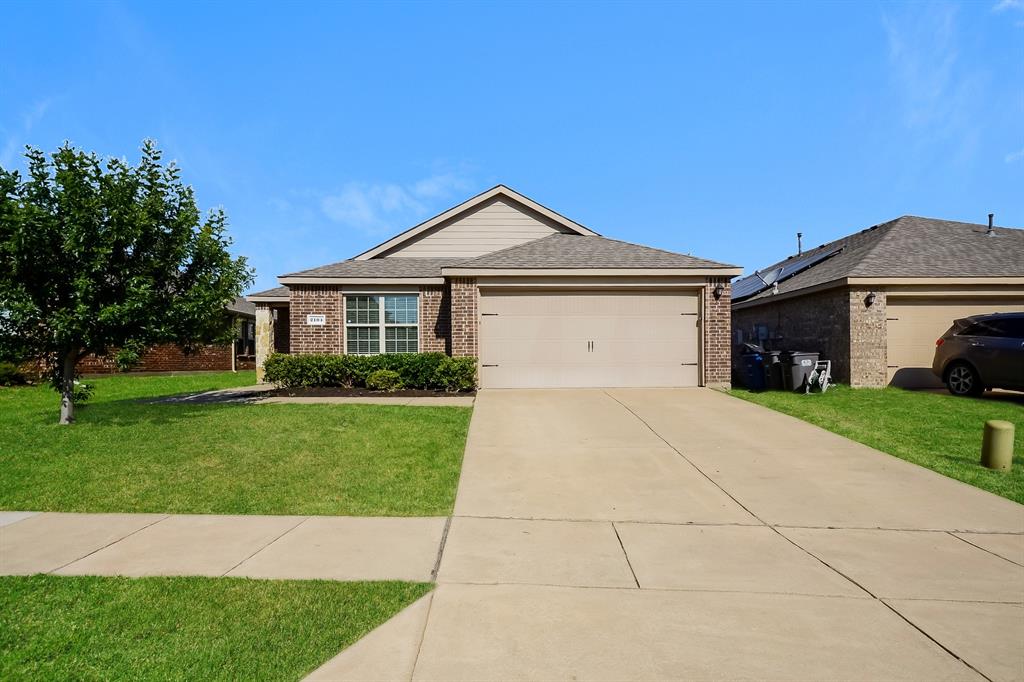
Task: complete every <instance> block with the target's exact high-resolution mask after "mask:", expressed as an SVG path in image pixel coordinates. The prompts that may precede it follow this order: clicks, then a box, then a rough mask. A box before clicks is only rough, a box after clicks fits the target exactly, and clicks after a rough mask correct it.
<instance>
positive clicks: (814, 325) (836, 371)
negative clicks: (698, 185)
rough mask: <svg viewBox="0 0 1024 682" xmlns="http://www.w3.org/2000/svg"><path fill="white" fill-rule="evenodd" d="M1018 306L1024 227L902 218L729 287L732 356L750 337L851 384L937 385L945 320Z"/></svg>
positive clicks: (1022, 297)
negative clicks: (821, 365) (811, 359)
mask: <svg viewBox="0 0 1024 682" xmlns="http://www.w3.org/2000/svg"><path fill="white" fill-rule="evenodd" d="M1021 310H1024V230H1019V229H1008V228H999V227H991V226H985V225H978V224H973V223H960V222H953V221H949V220H936V219H932V218H919V217H915V216H903V217H901V218H897V219H896V220H892V221H889V222H887V223H882V224H880V225H875V226H874V227H869V228H868V229H866V230H862V231H860V232H857V233H856V234H852V235H848V236H846V237H843V238H841V239H837V240H836V241H833V242H830V243H828V244H822V245H821V246H819V247H817V248H815V249H811V250H809V251H806V252H803V253H799V254H796V255H793V256H790V257H789V258H787V259H785V260H783V261H780V262H778V263H775V264H773V265H770V266H768V267H766V268H763V269H762V270H759V271H757V272H756V273H755V274H753V275H750V276H749V277H745V278H743V279H740V280H737V281H736V282H734V285H733V299H732V326H733V335H734V338H733V341H734V343H735V344H736V346H735V347H734V352H735V353H738V344H739V343H741V342H744V341H750V340H753V341H754V342H759V343H762V344H763V345H766V346H767V347H769V348H771V349H775V350H783V349H784V350H803V351H811V352H818V353H821V355H822V358H823V359H829V360H831V361H832V371H833V375H834V377H835V379H836V380H837V381H840V382H843V383H849V384H850V385H852V386H868V387H871V386H873V387H881V386H885V385H888V384H892V385H896V386H902V387H905V388H926V387H940V386H942V383H941V381H940V380H939V379H938V378H937V377H935V376H934V375H933V374H932V372H931V365H932V356H933V354H934V351H935V340H936V339H937V338H939V336H941V335H942V334H943V332H945V331H946V330H947V329H948V328H949V327H950V325H951V324H952V322H953V320H955V319H958V318H962V317H966V316H968V315H977V314H981V313H992V312H1010V311H1021ZM735 360H736V358H735V357H734V361H735Z"/></svg>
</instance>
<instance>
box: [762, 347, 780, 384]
mask: <svg viewBox="0 0 1024 682" xmlns="http://www.w3.org/2000/svg"><path fill="white" fill-rule="evenodd" d="M781 356H782V351H781V350H767V351H765V352H764V374H765V384H766V386H767V388H768V390H769V391H781V390H782V387H783V385H784V382H783V377H782V374H783V364H782V357H781Z"/></svg>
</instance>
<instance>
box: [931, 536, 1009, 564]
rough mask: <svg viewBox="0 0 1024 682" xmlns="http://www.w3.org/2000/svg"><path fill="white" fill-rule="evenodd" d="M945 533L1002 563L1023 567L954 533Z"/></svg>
mask: <svg viewBox="0 0 1024 682" xmlns="http://www.w3.org/2000/svg"><path fill="white" fill-rule="evenodd" d="M946 532H947V533H948V534H949V535H952V536H953V537H955V538H956V539H957V540H961V541H963V542H966V543H967V544H968V545H970V546H971V547H974V548H976V549H980V550H981V551H983V552H988V553H989V554H991V555H992V556H994V557H999V558H1000V559H1002V560H1003V561H1009V562H1010V563H1011V564H1013V565H1015V566H1024V564H1022V563H1020V562H1019V561H1014V560H1013V559H1011V558H1009V557H1005V556H1003V555H1002V554H996V553H995V552H993V551H992V550H990V549H985V548H984V547H982V546H981V545H976V544H974V543H973V542H971V541H970V540H968V539H967V538H965V537H963V536H962V535H957V534H956V533H955V532H951V531H946Z"/></svg>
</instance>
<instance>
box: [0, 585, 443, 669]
mask: <svg viewBox="0 0 1024 682" xmlns="http://www.w3.org/2000/svg"><path fill="white" fill-rule="evenodd" d="M430 589H431V586H430V585H429V584H424V583H403V582H348V583H343V582H330V581H293V580H248V579H243V578H100V577H58V576H46V575H36V576H27V577H25V576H6V577H0V679H5V680H25V679H34V680H70V679H75V680H170V679H194V680H298V679H301V678H302V677H303V676H305V675H306V674H308V673H310V672H312V671H313V670H314V669H316V668H317V667H319V666H320V665H321V664H322V663H324V662H325V661H327V660H328V659H330V658H331V657H333V656H334V655H335V654H337V653H338V652H339V651H340V650H342V649H344V648H345V647H347V646H349V645H350V644H352V643H353V642H355V641H356V640H358V639H359V638H360V637H362V636H363V635H365V634H366V633H368V632H369V631H370V630H372V629H373V628H375V627H377V626H378V625H380V624H381V623H383V622H384V621H386V620H387V619H388V618H390V617H391V616H392V615H394V614H395V613H397V612H398V611H400V610H401V609H402V608H404V607H405V606H407V605H408V604H410V603H412V602H413V601H415V600H416V599H418V598H419V597H421V596H423V595H424V594H426V593H427V592H429V591H430Z"/></svg>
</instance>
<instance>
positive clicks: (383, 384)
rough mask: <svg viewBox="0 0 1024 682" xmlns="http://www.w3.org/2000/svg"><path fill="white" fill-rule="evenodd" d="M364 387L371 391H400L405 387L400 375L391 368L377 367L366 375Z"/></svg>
mask: <svg viewBox="0 0 1024 682" xmlns="http://www.w3.org/2000/svg"><path fill="white" fill-rule="evenodd" d="M366 387H367V388H368V389H370V390H371V391H387V392H388V393H391V392H392V391H400V390H402V389H403V388H405V384H403V383H402V377H401V376H400V375H399V374H398V372H396V371H395V370H393V369H378V370H375V371H373V372H370V373H369V374H367V375H366Z"/></svg>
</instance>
